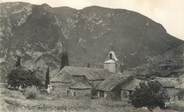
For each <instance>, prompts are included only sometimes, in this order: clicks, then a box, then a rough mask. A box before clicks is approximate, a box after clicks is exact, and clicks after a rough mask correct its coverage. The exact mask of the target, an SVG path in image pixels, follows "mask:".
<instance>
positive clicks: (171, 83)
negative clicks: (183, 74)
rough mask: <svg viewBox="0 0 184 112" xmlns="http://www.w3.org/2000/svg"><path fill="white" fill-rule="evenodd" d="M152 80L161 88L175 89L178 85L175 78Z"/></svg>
mask: <svg viewBox="0 0 184 112" xmlns="http://www.w3.org/2000/svg"><path fill="white" fill-rule="evenodd" d="M154 80H156V81H158V82H159V83H160V84H161V85H162V86H163V87H170V88H175V87H177V86H178V84H179V81H178V79H177V78H168V77H162V78H161V77H156V78H155V79H154Z"/></svg>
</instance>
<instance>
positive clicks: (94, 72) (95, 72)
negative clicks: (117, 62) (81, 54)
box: [51, 66, 111, 81]
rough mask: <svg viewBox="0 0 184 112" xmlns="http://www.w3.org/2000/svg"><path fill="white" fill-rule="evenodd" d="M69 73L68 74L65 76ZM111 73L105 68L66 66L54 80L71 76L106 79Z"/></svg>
mask: <svg viewBox="0 0 184 112" xmlns="http://www.w3.org/2000/svg"><path fill="white" fill-rule="evenodd" d="M65 75H67V76H65ZM110 75H111V73H110V72H109V71H108V70H105V69H98V68H87V67H74V66H65V67H64V68H63V69H62V70H61V71H60V72H59V73H58V74H56V76H55V77H54V78H53V79H51V80H52V81H61V80H68V79H69V77H71V76H85V77H86V78H87V79H88V80H104V79H105V78H106V77H108V76H110Z"/></svg>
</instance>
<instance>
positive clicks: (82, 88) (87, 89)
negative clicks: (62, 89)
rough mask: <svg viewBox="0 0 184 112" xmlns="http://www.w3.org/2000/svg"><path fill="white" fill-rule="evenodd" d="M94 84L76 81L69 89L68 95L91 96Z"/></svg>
mask: <svg viewBox="0 0 184 112" xmlns="http://www.w3.org/2000/svg"><path fill="white" fill-rule="evenodd" d="M91 89H92V86H91V85H90V84H89V83H83V82H76V83H75V84H73V85H71V86H70V87H69V89H68V93H67V94H68V96H91Z"/></svg>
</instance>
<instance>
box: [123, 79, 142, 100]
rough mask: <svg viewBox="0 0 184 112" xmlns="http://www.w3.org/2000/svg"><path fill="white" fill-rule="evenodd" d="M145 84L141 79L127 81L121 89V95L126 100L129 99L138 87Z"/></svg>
mask: <svg viewBox="0 0 184 112" xmlns="http://www.w3.org/2000/svg"><path fill="white" fill-rule="evenodd" d="M141 82H143V81H142V80H140V79H136V78H132V79H131V80H130V81H127V82H126V83H124V84H123V85H122V87H121V95H122V97H124V98H128V96H129V95H130V94H132V92H133V91H134V90H135V89H136V87H139V84H140V83H141Z"/></svg>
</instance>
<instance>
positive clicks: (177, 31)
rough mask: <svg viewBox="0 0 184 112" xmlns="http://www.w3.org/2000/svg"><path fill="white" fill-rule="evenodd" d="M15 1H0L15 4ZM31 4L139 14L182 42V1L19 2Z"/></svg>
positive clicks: (95, 0)
mask: <svg viewBox="0 0 184 112" xmlns="http://www.w3.org/2000/svg"><path fill="white" fill-rule="evenodd" d="M15 1H17V0H0V2H15ZM19 1H22V2H29V3H32V4H43V3H47V4H49V5H50V6H52V7H59V6H69V7H72V8H76V9H82V8H84V7H87V6H91V5H97V6H102V7H109V8H121V9H128V10H133V11H136V12H139V13H141V14H143V15H145V16H147V17H149V18H151V19H153V20H154V21H156V22H158V23H160V24H162V25H163V26H164V27H165V28H166V30H167V32H168V33H169V34H171V35H174V36H175V37H177V38H180V39H182V40H184V0H19Z"/></svg>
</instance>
